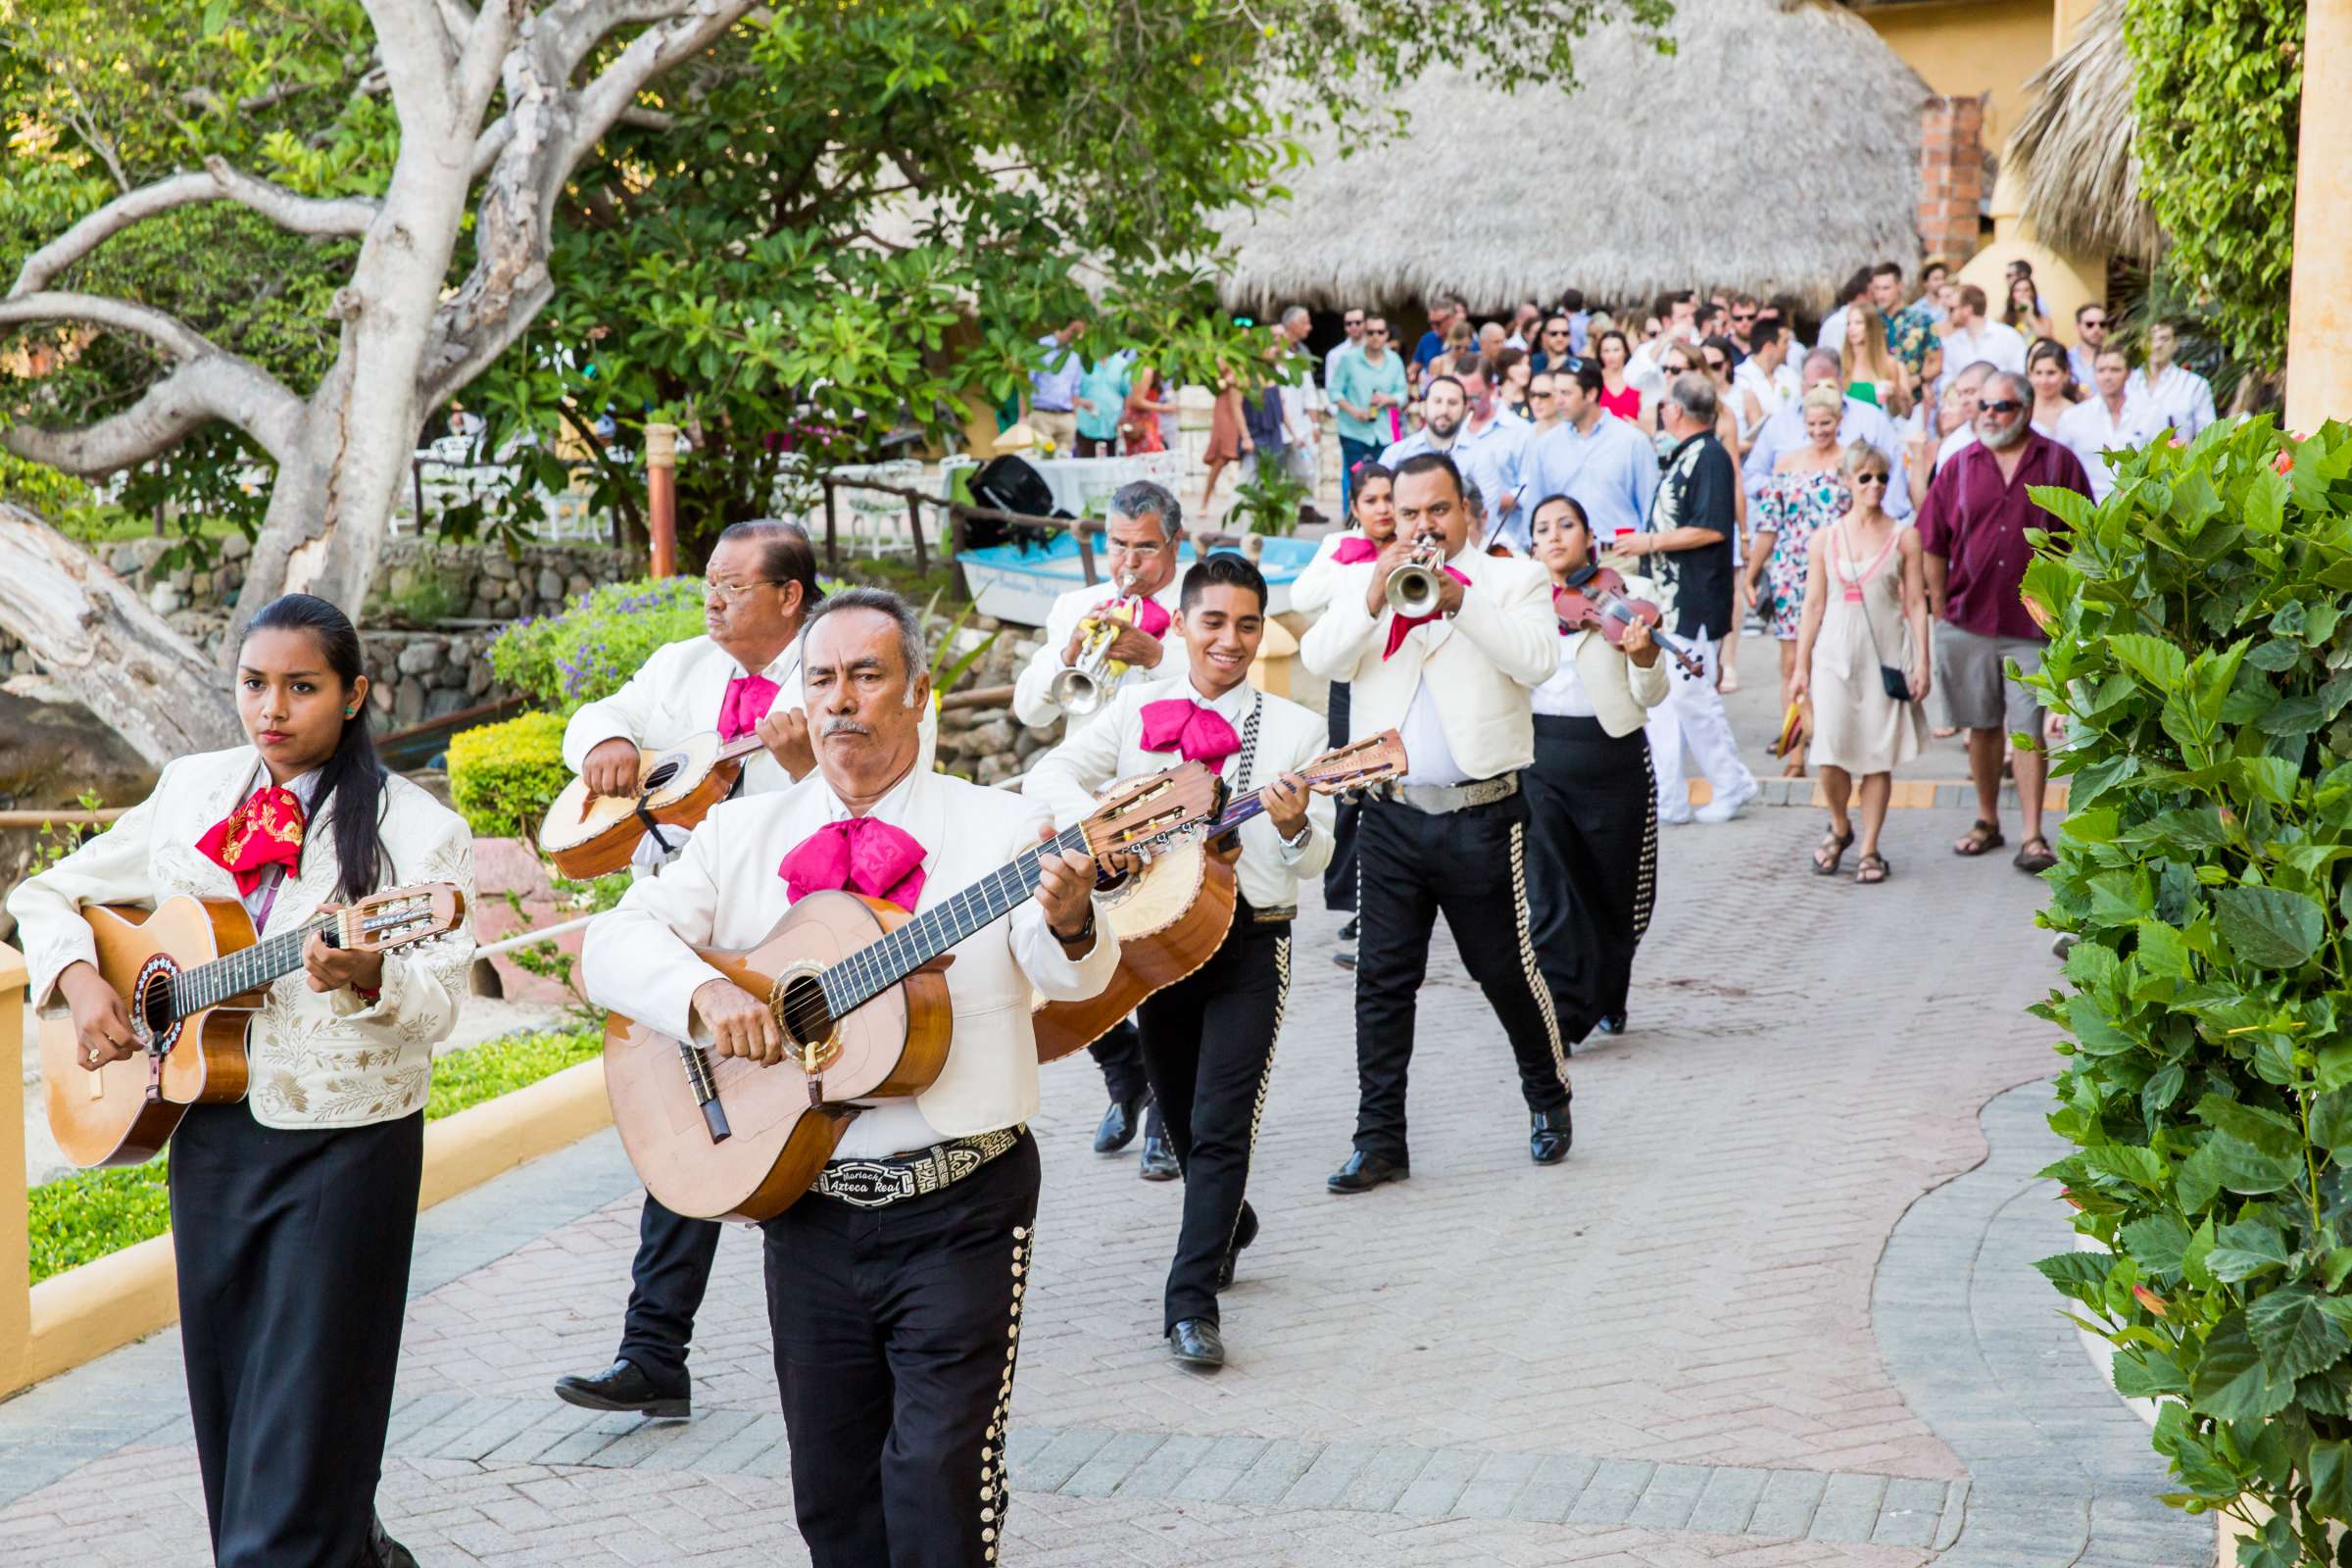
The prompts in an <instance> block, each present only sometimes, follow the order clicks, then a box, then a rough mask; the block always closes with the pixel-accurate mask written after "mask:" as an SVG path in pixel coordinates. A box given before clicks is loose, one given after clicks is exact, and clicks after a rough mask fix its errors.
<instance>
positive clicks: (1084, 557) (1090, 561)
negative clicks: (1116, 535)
mask: <svg viewBox="0 0 2352 1568" xmlns="http://www.w3.org/2000/svg"><path fill="white" fill-rule="evenodd" d="M1070 533H1071V535H1072V536H1073V537H1075V538H1076V539H1077V541H1078V569H1079V570H1080V571H1083V572H1085V573H1086V580H1087V584H1088V586H1090V587H1091V586H1093V585H1094V584H1096V583H1099V582H1101V581H1102V580H1103V576H1102V573H1100V572H1098V571H1097V570H1096V569H1095V542H1094V541H1093V540H1092V539H1089V538H1088V537H1087V536H1086V519H1085V518H1084V517H1080V518H1079V519H1078V520H1077V521H1076V522H1073V523H1071V524H1070Z"/></svg>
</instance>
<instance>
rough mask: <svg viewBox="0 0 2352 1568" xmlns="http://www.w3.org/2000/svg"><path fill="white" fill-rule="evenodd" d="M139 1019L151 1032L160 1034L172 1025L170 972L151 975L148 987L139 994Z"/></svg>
mask: <svg viewBox="0 0 2352 1568" xmlns="http://www.w3.org/2000/svg"><path fill="white" fill-rule="evenodd" d="M139 1019H140V1021H141V1022H142V1023H144V1024H146V1026H147V1032H148V1033H149V1034H154V1035H160V1034H162V1033H163V1032H164V1031H165V1030H167V1029H169V1028H171V1027H172V977H171V976H170V975H168V974H157V975H150V976H149V977H148V979H147V987H146V989H145V990H144V991H142V992H140V994H139Z"/></svg>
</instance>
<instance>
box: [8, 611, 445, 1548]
mask: <svg viewBox="0 0 2352 1568" xmlns="http://www.w3.org/2000/svg"><path fill="white" fill-rule="evenodd" d="M236 702H237V716H238V717H239V719H240V720H242V721H243V723H244V726H245V732H246V734H247V735H249V736H250V737H252V742H253V744H252V745H251V746H243V747H237V748H235V749H233V750H230V751H224V752H210V753H204V754H200V755H197V756H192V757H183V758H180V759H179V760H176V761H173V762H172V763H170V764H169V765H167V766H166V767H165V769H164V772H163V776H162V777H161V778H160V779H158V780H157V782H156V787H155V792H154V793H153V794H152V795H150V796H149V797H148V798H147V799H146V801H145V802H143V803H142V804H140V805H138V806H136V807H133V808H132V809H130V810H128V811H126V812H124V813H123V816H122V817H121V818H120V819H119V820H118V821H116V823H115V824H114V826H113V827H111V828H109V829H108V830H107V831H106V832H105V833H103V834H101V835H99V836H98V837H96V838H94V839H92V840H90V841H89V842H88V843H87V844H84V845H83V846H82V847H81V848H80V849H78V850H76V851H74V852H73V854H72V855H69V856H67V857H66V858H64V859H62V860H60V861H58V863H57V864H55V865H53V866H51V867H50V868H49V869H48V870H46V871H44V872H42V873H41V874H40V875H38V876H36V877H33V878H31V879H30V880H29V881H27V882H25V884H24V885H22V886H21V887H19V888H18V889H17V890H16V892H15V894H13V895H12V896H11V897H10V899H9V901H8V907H9V909H10V911H11V912H12V913H14V914H15V915H16V917H17V920H18V922H19V925H20V928H21V929H22V931H23V933H24V935H23V937H22V940H23V942H24V943H25V950H26V954H25V956H26V958H27V960H28V962H29V963H30V965H31V969H32V988H33V995H34V996H35V997H36V998H39V999H41V1000H43V1001H44V1002H46V1001H47V1000H49V999H50V998H52V997H53V996H54V997H62V998H63V999H64V1001H65V1002H66V1004H67V1005H68V1006H70V1007H71V1008H72V1009H73V1024H74V1029H75V1032H76V1034H77V1036H78V1042H79V1046H80V1053H81V1058H82V1061H83V1064H84V1065H85V1066H87V1067H89V1068H91V1069H93V1070H94V1069H95V1068H96V1067H98V1066H99V1065H101V1064H103V1063H105V1062H108V1061H113V1060H117V1059H120V1058H123V1057H125V1056H129V1055H131V1054H135V1053H136V1052H137V1051H139V1050H140V1049H141V1048H140V1046H139V1045H138V1043H137V1041H136V1040H135V1038H134V1036H133V1034H132V1031H131V1023H130V1018H129V1015H128V1013H127V1012H126V1011H125V1009H124V1006H123V999H122V998H121V997H119V996H118V995H116V993H115V992H114V991H113V989H112V988H111V987H109V986H108V985H107V983H106V982H105V981H104V980H103V979H102V978H101V977H100V976H99V973H98V970H97V969H96V968H95V967H94V959H95V949H94V947H93V945H92V943H91V940H90V935H89V927H88V926H87V924H86V923H85V922H84V921H83V920H82V918H81V916H80V913H79V910H80V909H81V907H83V906H85V905H95V904H153V903H155V902H157V901H159V900H162V899H166V898H169V897H172V895H174V894H192V895H194V896H196V897H198V898H203V899H209V900H217V901H223V902H225V901H227V900H231V899H234V900H237V901H239V902H241V903H242V904H243V906H244V907H245V909H246V911H247V913H248V914H249V915H250V916H251V917H252V921H253V925H254V928H255V930H256V931H257V932H259V933H261V934H262V935H265V936H266V935H270V934H273V933H275V932H278V931H283V930H288V929H292V928H294V927H297V926H299V925H301V924H302V923H303V922H305V921H306V920H308V919H309V918H310V917H311V916H312V915H313V914H314V913H316V912H318V911H319V909H321V908H322V907H327V906H330V905H334V904H337V903H341V902H345V901H348V900H352V899H357V898H361V897H364V896H366V895H367V894H368V893H371V892H373V891H375V890H376V889H378V888H379V887H388V886H393V885H396V884H399V883H403V882H422V881H444V880H445V881H450V882H455V883H457V884H459V885H460V886H461V887H462V888H464V889H465V890H466V894H467V896H468V899H470V897H471V894H472V890H473V848H472V837H471V835H470V834H469V833H468V832H467V830H466V824H465V823H464V822H463V821H462V820H460V819H459V818H458V817H457V816H456V815H454V814H453V813H452V812H450V811H449V810H448V809H445V808H443V807H442V806H441V805H439V804H438V803H437V802H435V801H434V800H433V798H432V797H431V796H429V795H427V794H426V793H425V792H424V791H422V790H420V789H418V788H417V787H416V786H415V785H413V784H411V783H409V782H408V781H407V780H406V779H402V778H398V777H395V776H392V775H390V774H388V773H386V772H385V770H384V766H383V764H382V763H381V762H379V761H378V760H376V756H375V748H374V745H373V743H372V741H370V739H369V737H368V677H367V676H366V675H364V674H362V673H361V670H360V640H359V635H358V634H357V633H356V632H354V631H353V630H352V626H351V622H350V621H349V620H348V619H347V618H345V616H344V614H343V613H342V612H341V611H339V610H337V609H336V608H335V607H334V606H333V605H330V604H328V603H327V602H326V601H325V600H323V599H314V598H312V597H310V596H309V595H307V594H288V595H286V596H285V597H283V598H281V599H277V600H274V601H272V602H271V603H270V604H269V605H267V606H265V607H263V609H262V612H261V613H260V614H258V615H256V616H255V617H254V619H253V624H252V626H251V627H250V628H249V629H248V630H247V632H246V634H245V641H244V645H243V647H242V648H241V649H240V650H239V652H238V656H237V674H236ZM472 952H473V942H472V937H471V934H470V929H469V928H468V927H461V928H460V929H459V930H458V931H456V932H454V933H452V935H451V937H450V938H449V939H447V940H445V941H444V942H443V943H442V944H441V945H440V946H439V947H438V948H436V949H434V950H432V951H431V952H430V954H429V956H411V955H403V954H397V953H395V954H388V955H386V954H368V955H362V954H351V953H345V952H342V951H339V950H337V949H333V948H329V947H328V946H327V945H326V944H325V942H324V941H323V940H321V939H320V938H319V937H318V936H315V935H314V936H313V937H312V938H311V939H310V943H309V946H308V947H307V949H306V950H305V951H304V954H303V961H304V967H303V969H302V970H301V971H300V972H297V973H294V974H289V975H286V976H285V977H284V978H282V979H280V980H278V981H276V982H275V983H274V984H272V985H271V986H270V990H269V993H268V997H267V1000H266V1002H265V1003H264V1005H263V1006H262V1007H261V1009H260V1010H259V1011H258V1012H256V1013H255V1014H254V1020H253V1023H252V1025H251V1028H250V1032H249V1034H248V1038H247V1051H248V1054H249V1058H250V1062H251V1070H252V1088H251V1090H250V1091H249V1093H248V1095H247V1098H246V1099H245V1100H244V1101H243V1102H241V1103H221V1104H198V1105H193V1106H190V1107H189V1109H188V1112H187V1114H186V1116H185V1117H184V1118H183V1119H182V1120H181V1121H180V1123H179V1128H178V1131H177V1133H176V1135H175V1136H174V1137H173V1139H172V1155H171V1157H172V1171H171V1191H172V1242H173V1249H174V1251H175V1252H176V1254H177V1257H178V1265H179V1312H180V1339H181V1346H182V1350H183V1354H184V1356H185V1360H186V1367H187V1378H188V1406H189V1413H190V1415H191V1416H192V1417H193V1419H194V1423H195V1430H196V1456H197V1463H198V1465H199V1467H200V1468H201V1470H202V1472H203V1477H204V1499H205V1509H206V1512H207V1514H208V1515H209V1517H210V1519H211V1522H212V1538H213V1555H214V1558H215V1560H216V1561H217V1562H219V1563H220V1564H221V1568H354V1565H355V1564H362V1565H374V1564H385V1565H391V1568H403V1565H408V1564H412V1563H413V1562H414V1561H415V1559H414V1558H412V1557H411V1556H410V1555H409V1553H408V1552H407V1550H406V1549H405V1548H403V1547H402V1546H400V1545H399V1544H397V1543H395V1542H393V1541H390V1540H389V1539H388V1538H386V1536H385V1535H384V1532H383V1526H382V1525H381V1523H380V1522H378V1521H377V1519H376V1517H375V1486H376V1478H377V1472H378V1470H379V1469H380V1467H381V1464H382V1459H383V1448H384V1429H385V1425H386V1423H387V1421H388V1420H389V1418H390V1415H391V1408H392V1378H393V1372H394V1368H395V1365H396V1363H397V1362H398V1359H399V1354H400V1330H401V1315H402V1310H403V1307H404V1305H405V1303H406V1299H407V1295H408V1283H409V1253H410V1249H411V1244H412V1242H413V1241H414V1239H415V1235H416V1227H417V1182H418V1177H419V1174H420V1172H421V1170H422V1166H423V1157H424V1100H425V1088H426V1083H427V1080H428V1079H429V1077H430V1075H431V1071H432V1047H433V1043H434V1042H435V1041H437V1040H440V1039H442V1038H443V1037H445V1036H446V1035H447V1034H448V1033H449V1031H450V1027H451V1025H452V1024H453V1023H454V1022H455V1021H456V1019H457V1012H458V1003H459V999H460V997H462V996H463V995H464V994H465V976H466V965H467V964H468V963H469V962H470V961H471V957H472Z"/></svg>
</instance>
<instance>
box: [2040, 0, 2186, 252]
mask: <svg viewBox="0 0 2352 1568" xmlns="http://www.w3.org/2000/svg"><path fill="white" fill-rule="evenodd" d="M2026 90H2027V91H2029V92H2031V93H2033V94H2034V106H2033V107H2032V108H2031V109H2029V110H2027V111H2026V115H2025V118H2024V119H2023V120H2021V121H2019V122H2018V124H2017V131H2016V134H2014V135H2013V136H2011V137H2010V139H2009V163H2010V169H2011V172H2013V173H2015V174H2016V175H2017V177H2018V179H2019V181H2020V185H2021V189H2020V192H2019V200H2020V202H2021V204H2022V206H2023V209H2024V212H2025V216H2026V217H2027V218H2028V219H2029V220H2030V221H2032V222H2033V224H2034V233H2035V234H2036V235H2037V236H2038V237H2039V238H2040V239H2041V241H2042V242H2043V243H2044V244H2046V245H2053V246H2056V247H2057V248H2058V249H2060V250H2069V251H2087V252H2090V253H2091V254H2093V255H2096V254H2100V253H2103V252H2120V253H2122V254H2125V255H2130V256H2138V257H2151V256H2154V255H2155V254H2156V251H2157V249H2158V248H2159V247H2160V246H2161V245H2162V244H2163V236H2162V234H2161V233H2160V232H2159V231H2158V229H2157V226H2156V218H2155V215H2154V214H2153V213H2151V212H2150V211H2149V210H2148V204H2147V202H2146V201H2144V200H2143V199H2141V197H2140V194H2139V160H2138V159H2136V158H2134V157H2133V156H2132V154H2131V143H2132V140H2133V138H2135V137H2136V136H2137V135H2138V134H2139V116H2138V114H2137V112H2136V111H2134V110H2133V108H2132V106H2131V51H2130V50H2129V49H2127V48H2126V47H2125V46H2124V4H2123V0H2099V4H2098V6H2097V7H2096V9H2094V10H2093V11H2092V12H2091V13H2090V15H2089V16H2087V17H2085V18H2083V19H2082V25H2080V26H2079V27H2077V28H2076V29H2075V36H2074V40H2073V41H2072V42H2071V43H2069V44H2068V45H2067V46H2066V48H2064V49H2063V50H2061V51H2059V53H2058V54H2057V55H2056V56H2055V57H2053V58H2052V59H2051V61H2050V63H2049V64H2048V65H2046V66H2044V67H2042V68H2041V70H2040V71H2038V72H2036V73H2034V79H2033V80H2031V81H2029V82H2027V83H2026Z"/></svg>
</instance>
